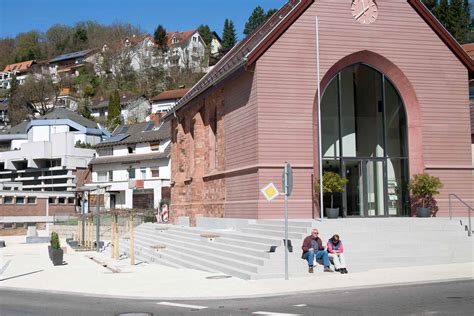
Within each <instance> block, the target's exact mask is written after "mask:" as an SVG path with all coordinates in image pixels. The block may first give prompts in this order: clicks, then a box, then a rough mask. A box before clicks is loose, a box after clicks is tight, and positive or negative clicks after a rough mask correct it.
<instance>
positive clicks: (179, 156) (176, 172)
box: [170, 90, 225, 226]
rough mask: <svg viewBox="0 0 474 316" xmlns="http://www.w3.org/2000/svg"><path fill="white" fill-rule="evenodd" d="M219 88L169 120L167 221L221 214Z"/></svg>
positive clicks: (193, 219) (223, 149) (222, 146)
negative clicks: (170, 134) (218, 174)
mask: <svg viewBox="0 0 474 316" xmlns="http://www.w3.org/2000/svg"><path fill="white" fill-rule="evenodd" d="M223 102H224V99H223V91H222V90H218V91H215V92H214V93H213V94H210V95H208V96H206V97H205V98H203V99H201V100H198V101H197V102H195V103H194V105H193V106H190V107H188V108H187V109H186V110H184V111H181V112H180V113H179V115H178V118H177V119H176V118H175V119H173V121H172V150H171V160H172V161H173V162H175V163H173V164H172V167H171V173H172V176H171V178H172V179H173V180H174V181H173V182H172V188H171V214H170V215H171V220H174V219H177V217H178V216H189V218H190V223H191V225H192V226H195V224H196V217H199V216H212V217H223V216H224V200H225V179H213V177H212V175H213V174H217V173H219V172H221V171H223V170H224V168H225V167H224V166H225V157H224V155H225V148H224V116H223Z"/></svg>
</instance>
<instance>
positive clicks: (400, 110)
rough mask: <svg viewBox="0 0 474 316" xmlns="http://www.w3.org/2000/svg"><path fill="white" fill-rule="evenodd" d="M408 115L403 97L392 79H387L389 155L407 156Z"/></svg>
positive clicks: (386, 115)
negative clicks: (391, 81)
mask: <svg viewBox="0 0 474 316" xmlns="http://www.w3.org/2000/svg"><path fill="white" fill-rule="evenodd" d="M406 122H407V121H406V115H405V109H404V106H403V102H402V99H401V98H400V96H399V95H398V92H397V90H395V88H394V86H393V85H392V83H390V81H388V80H385V123H386V126H387V155H388V156H389V157H407V156H408V154H407V148H406V146H404V145H406V143H407V141H406V137H407V135H406V131H407V125H406Z"/></svg>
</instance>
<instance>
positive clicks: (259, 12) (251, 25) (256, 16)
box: [244, 6, 278, 36]
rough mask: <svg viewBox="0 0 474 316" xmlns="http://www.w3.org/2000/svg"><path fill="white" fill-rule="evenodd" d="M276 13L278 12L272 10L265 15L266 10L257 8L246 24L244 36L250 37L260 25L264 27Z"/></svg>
mask: <svg viewBox="0 0 474 316" xmlns="http://www.w3.org/2000/svg"><path fill="white" fill-rule="evenodd" d="M276 11H278V10H277V9H270V10H268V11H267V13H265V10H263V9H262V7H260V6H257V7H256V8H255V9H254V10H253V12H252V14H251V15H250V17H249V19H248V20H247V23H245V28H244V35H245V36H248V35H249V34H250V33H252V32H253V31H254V30H256V29H257V28H258V27H259V26H260V25H262V24H263V23H264V22H265V21H266V20H267V19H268V18H270V17H271V16H272V15H273V13H275V12H276Z"/></svg>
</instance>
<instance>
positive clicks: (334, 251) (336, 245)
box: [327, 234, 347, 274]
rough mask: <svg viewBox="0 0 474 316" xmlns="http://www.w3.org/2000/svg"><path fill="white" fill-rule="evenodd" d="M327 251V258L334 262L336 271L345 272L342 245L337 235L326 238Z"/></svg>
mask: <svg viewBox="0 0 474 316" xmlns="http://www.w3.org/2000/svg"><path fill="white" fill-rule="evenodd" d="M327 249H328V253H329V259H330V260H331V261H332V262H333V263H334V267H335V268H336V271H338V272H341V274H345V273H347V269H346V260H345V259H344V254H343V252H344V247H343V246H342V241H341V240H340V239H339V235H337V234H336V235H334V236H332V238H331V239H329V240H328V248H327Z"/></svg>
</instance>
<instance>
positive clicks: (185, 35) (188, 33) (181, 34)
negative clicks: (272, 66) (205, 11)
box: [166, 30, 197, 47]
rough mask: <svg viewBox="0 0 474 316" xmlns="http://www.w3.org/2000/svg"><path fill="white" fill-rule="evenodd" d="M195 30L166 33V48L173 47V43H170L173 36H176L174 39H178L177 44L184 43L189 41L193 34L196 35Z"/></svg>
mask: <svg viewBox="0 0 474 316" xmlns="http://www.w3.org/2000/svg"><path fill="white" fill-rule="evenodd" d="M196 32H197V30H190V31H185V32H170V33H167V34H166V45H167V46H168V47H171V46H173V42H172V39H173V35H175V36H176V38H177V39H178V41H179V42H178V43H177V44H179V43H182V42H184V41H186V40H187V39H189V38H190V37H191V36H193V34H194V33H196Z"/></svg>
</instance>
